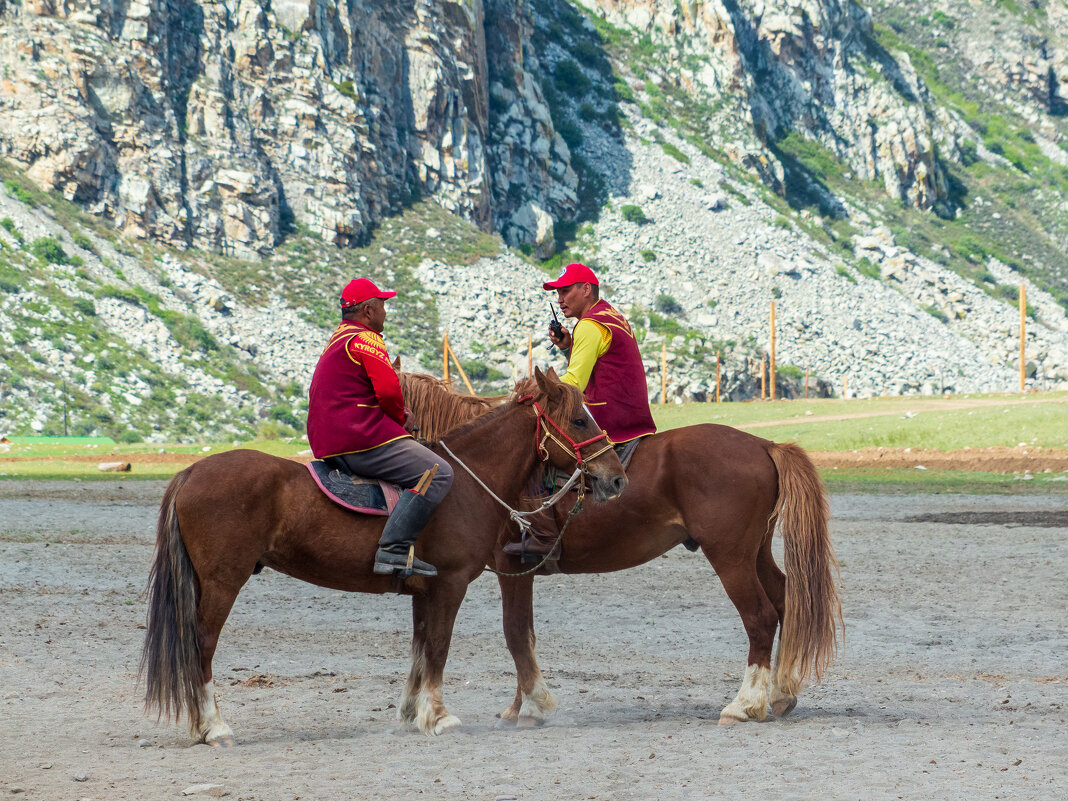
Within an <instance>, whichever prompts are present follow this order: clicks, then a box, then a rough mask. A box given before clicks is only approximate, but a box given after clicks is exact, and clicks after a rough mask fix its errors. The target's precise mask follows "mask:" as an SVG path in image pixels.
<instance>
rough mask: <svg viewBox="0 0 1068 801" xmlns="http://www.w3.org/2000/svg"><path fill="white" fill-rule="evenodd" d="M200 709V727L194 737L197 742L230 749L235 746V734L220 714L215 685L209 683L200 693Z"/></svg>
mask: <svg viewBox="0 0 1068 801" xmlns="http://www.w3.org/2000/svg"><path fill="white" fill-rule="evenodd" d="M198 706H199V708H200V727H199V729H198V731H196V732H195V734H194V736H196V737H197V740H198V741H199V742H202V743H207V744H208V745H212V746H216V747H221V748H229V747H230V746H231V745H233V744H234V733H233V731H231V730H230V727H229V726H228V725H226V721H225V720H223V719H222V715H221V714H220V713H219V704H218V703H216V701H215V685H214V683H213V682H210V681H209V682H208V683H207V684H205V685H204V688H203V689H202V690H201V693H200V700H199V703H198Z"/></svg>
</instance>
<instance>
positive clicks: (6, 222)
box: [0, 217, 19, 235]
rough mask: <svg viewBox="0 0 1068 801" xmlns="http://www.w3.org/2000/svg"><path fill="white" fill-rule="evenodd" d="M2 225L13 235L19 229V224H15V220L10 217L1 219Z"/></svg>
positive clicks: (0, 224) (0, 223)
mask: <svg viewBox="0 0 1068 801" xmlns="http://www.w3.org/2000/svg"><path fill="white" fill-rule="evenodd" d="M0 226H3V227H4V228H6V229H7V230H8V231H9V232H10V233H11V234H12V235H14V233H15V232H16V231H17V230H19V229H18V226H17V225H15V221H14V220H12V219H11V218H10V217H4V219H2V220H0Z"/></svg>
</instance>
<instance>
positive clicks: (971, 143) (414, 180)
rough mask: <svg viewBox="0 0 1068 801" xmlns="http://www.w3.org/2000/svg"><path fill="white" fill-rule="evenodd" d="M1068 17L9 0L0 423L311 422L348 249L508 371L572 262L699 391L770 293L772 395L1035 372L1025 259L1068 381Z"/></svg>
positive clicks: (1045, 380) (488, 370) (740, 4)
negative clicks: (545, 284) (775, 384)
mask: <svg viewBox="0 0 1068 801" xmlns="http://www.w3.org/2000/svg"><path fill="white" fill-rule="evenodd" d="M1065 9H1066V5H1065V3H1064V0H1056V2H1052V0H1051V2H1049V3H1046V2H1045V1H1044V0H1038V2H1037V5H1036V4H1035V3H1032V4H1031V5H1028V6H1023V5H1018V4H1017V3H1016V0H974V1H973V0H967V2H966V0H939V2H938V3H937V7H935V6H931V5H930V4H923V3H920V2H918V0H876V2H874V3H873V5H871V7H870V9H868V10H866V9H864V8H862V7H861V6H859V5H857V4H856V3H843V2H836V1H835V0H774V1H773V2H772V1H769V2H759V1H758V0H709V1H708V2H701V1H700V0H684V2H675V1H674V0H672V1H671V2H668V1H667V0H573V1H571V2H569V1H568V0H529V2H505V0H465V1H464V2H460V1H459V0H457V2H446V1H445V0H439V1H438V2H429V1H428V0H426V1H422V0H420V1H418V2H417V0H406V1H405V2H388V3H387V2H383V1H382V0H378V1H377V2H372V1H371V0H350V2H347V3H345V4H343V5H337V4H331V3H329V2H325V0H307V2H300V3H285V2H283V3H267V2H266V0H264V2H260V3H247V2H244V0H242V2H224V3H207V2H197V3H193V2H170V3H157V4H154V5H139V4H137V3H131V4H129V5H121V6H120V5H106V6H104V5H100V4H99V3H88V4H87V3H85V2H67V3H63V2H59V1H58V0H36V2H35V3H33V4H30V5H21V4H15V3H12V2H11V0H0V179H3V183H4V188H3V189H2V190H0V347H2V348H3V350H4V353H5V358H4V360H0V429H6V430H7V431H11V432H25V431H29V430H35V431H45V432H50V433H58V432H59V430H60V429H59V428H58V426H59V425H60V423H62V424H63V425H66V423H67V422H68V416H69V415H67V414H66V411H67V407H70V408H71V409H74V415H73V417H72V418H71V425H73V426H74V430H75V431H77V432H80V433H88V432H91V431H102V432H107V433H110V434H112V435H120V434H121V435H125V436H129V437H143V438H152V439H155V440H160V441H162V440H165V439H166V438H168V437H174V436H178V437H184V438H197V437H203V436H207V435H209V434H225V435H227V436H229V435H231V434H232V435H233V436H235V437H238V436H245V435H246V434H249V433H253V432H256V431H261V432H262V431H263V430H264V429H265V427H267V428H271V427H273V428H274V429H275V430H277V429H278V427H279V426H282V427H283V428H284V429H285V430H290V429H292V430H295V431H299V430H300V429H301V427H302V416H303V408H304V407H303V404H304V403H305V400H304V393H305V389H306V384H307V381H308V378H309V377H310V372H311V369H312V367H313V365H314V361H315V357H316V354H317V351H318V348H319V347H320V346H321V342H322V338H323V336H324V335H325V332H326V331H327V330H328V329H329V328H330V326H331V324H332V323H333V322H334V320H335V318H336V307H335V306H334V297H335V293H336V291H337V287H340V286H342V285H343V283H344V282H345V281H347V280H348V279H349V278H350V277H351V276H352V275H354V274H366V275H370V276H372V277H374V278H375V280H377V281H380V282H381V283H383V284H384V285H387V286H390V287H391V288H395V289H399V290H400V295H399V296H398V297H397V298H396V300H395V301H391V308H392V312H391V317H390V322H389V325H388V328H387V338H388V339H387V341H388V342H389V345H390V348H391V350H392V351H393V352H399V353H401V354H403V355H404V357H405V363H406V364H407V365H409V366H411V365H413V364H414V365H415V367H416V369H430V370H439V369H440V345H441V339H440V337H441V334H442V333H443V330H445V329H447V330H448V332H449V336H450V341H451V343H452V345H453V347H454V348H455V349H456V351H457V352H458V353H459V355H460V357H461V359H463V360H464V362H465V364H466V369H468V371H469V372H470V373H471V377H472V378H473V380H474V381H475V383H476V385H478V386H480V387H481V388H484V389H487V390H491V391H501V390H504V389H505V388H506V387H507V385H508V383H509V381H510V380H512V379H513V378H515V377H518V376H520V375H522V374H525V371H526V369H527V358H528V357H527V343H528V337H532V338H533V340H534V342H535V361H536V363H539V364H542V365H543V366H547V364H548V363H549V362H550V361H551V358H550V357H549V356H548V355H546V354H544V352H543V349H542V348H541V346H540V345H538V344H537V343H538V342H539V340H540V339H541V332H542V331H543V330H544V322H545V321H544V317H545V315H546V314H547V309H546V299H547V297H546V295H544V294H542V293H541V292H540V291H539V290H538V287H539V286H540V284H541V282H542V281H543V280H544V276H545V274H546V273H554V274H555V273H556V272H557V271H558V270H559V268H560V266H561V265H562V264H563V263H566V262H567V261H569V260H581V261H586V262H587V263H590V264H591V265H593V266H594V267H595V268H596V269H597V271H598V273H599V274H600V275H601V277H602V280H603V284H604V293H605V296H606V297H607V298H608V299H609V300H610V301H611V302H612V303H614V304H616V305H617V306H618V307H619V308H622V309H624V310H626V311H627V312H628V314H629V315H630V318H631V320H632V321H633V323H634V325H635V328H636V330H637V332H638V336H639V338H640V339H641V342H642V348H643V353H644V355H645V357H646V359H647V362H646V367H647V372H648V376H649V379H650V387H651V388H655V389H658V388H659V386H660V381H661V373H660V353H661V349H662V348H663V349H664V350H666V353H667V360H668V365H669V370H668V374H667V375H666V377H665V378H666V381H665V383H666V385H667V393H666V394H667V396H668V397H670V398H674V399H675V400H678V401H680V402H681V401H683V400H702V399H706V398H708V397H709V395H710V394H711V393H712V392H713V391H714V386H713V384H714V376H715V374H716V357H717V354H720V355H721V356H722V378H723V389H724V393H725V394H726V395H727V396H729V397H730V398H731V399H745V398H751V397H753V396H754V395H759V391H760V378H759V375H758V370H759V365H760V363H761V359H762V357H764V356H766V355H767V349H768V341H769V336H770V331H769V328H768V304H769V302H770V301H772V300H774V301H775V302H776V303H777V314H778V318H777V319H778V325H779V330H778V335H779V339H778V345H777V348H778V350H777V358H778V365H779V367H780V377H781V378H782V377H786V379H789V380H785V379H784V380H785V383H784V384H782V383H781V385H780V388H779V392H780V394H789V393H790V392H792V391H797V390H798V388H799V384H798V382H799V380H800V378H799V377H801V376H804V375H805V373H806V371H811V375H812V385H813V387H814V388H815V387H817V386H818V387H820V391H821V392H833V393H835V394H841V393H845V392H846V391H847V390H848V393H849V394H853V395H855V394H861V395H878V394H885V393H890V394H894V393H902V394H907V393H913V392H923V393H936V392H942V391H954V392H994V391H998V392H1001V391H1012V390H1014V389H1015V388H1016V387H1017V386H1018V380H1019V378H1018V375H1019V364H1018V353H1019V350H1018V340H1017V335H1018V325H1019V310H1018V307H1017V301H1018V292H1019V288H1020V287H1021V286H1022V287H1024V288H1025V290H1026V292H1027V302H1028V303H1027V306H1026V308H1025V314H1026V316H1027V321H1028V322H1027V339H1026V342H1025V347H1026V360H1025V369H1026V374H1027V382H1028V386H1029V387H1033V388H1043V389H1051V388H1064V387H1065V386H1068V383H1066V382H1068V318H1066V316H1065V309H1068V116H1065V114H1064V107H1063V104H1062V102H1061V101H1062V99H1063V96H1064V90H1063V76H1064V70H1063V55H1062V54H1063V52H1064V46H1063V30H1064V29H1063V26H1061V27H1058V23H1057V20H1060V19H1063V17H1064V14H1065V13H1066V11H1065ZM42 189H44V190H47V191H41V190H42ZM116 229H118V231H119V234H118V235H117V234H116ZM554 253H555V255H554ZM557 366H560V365H559V364H558V365H557ZM791 376H792V378H791ZM654 396H655V397H658V396H659V393H658V392H655V391H654ZM654 399H655V398H654Z"/></svg>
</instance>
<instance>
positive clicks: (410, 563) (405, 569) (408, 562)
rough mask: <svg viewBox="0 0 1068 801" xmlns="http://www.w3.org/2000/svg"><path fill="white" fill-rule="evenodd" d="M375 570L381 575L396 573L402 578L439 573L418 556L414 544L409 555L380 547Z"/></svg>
mask: <svg viewBox="0 0 1068 801" xmlns="http://www.w3.org/2000/svg"><path fill="white" fill-rule="evenodd" d="M402 559H403V560H404V561H403V562H402V561H401V560H402ZM374 572H375V573H378V574H379V575H389V574H390V573H396V574H397V575H398V576H399V577H400V578H409V577H411V576H436V575H437V574H438V571H437V568H436V567H434V566H433V565H432V564H430V563H429V562H424V561H423V560H422V559H417V558H416V556H415V546H414V545H409V546H408V555H407V557H404V555H403V554H399V553H392V552H390V551H387V550H385V549H383V548H379V549H378V551H377V552H376V553H375V566H374Z"/></svg>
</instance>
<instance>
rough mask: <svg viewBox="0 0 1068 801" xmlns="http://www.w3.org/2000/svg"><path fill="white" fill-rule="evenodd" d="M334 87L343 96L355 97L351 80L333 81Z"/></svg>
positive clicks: (354, 88)
mask: <svg viewBox="0 0 1068 801" xmlns="http://www.w3.org/2000/svg"><path fill="white" fill-rule="evenodd" d="M334 88H335V89H337V90H338V91H339V92H341V94H343V95H345V97H348V98H351V99H352V100H355V99H356V87H355V85H354V84H353V83H352V81H337V82H335V83H334Z"/></svg>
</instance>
